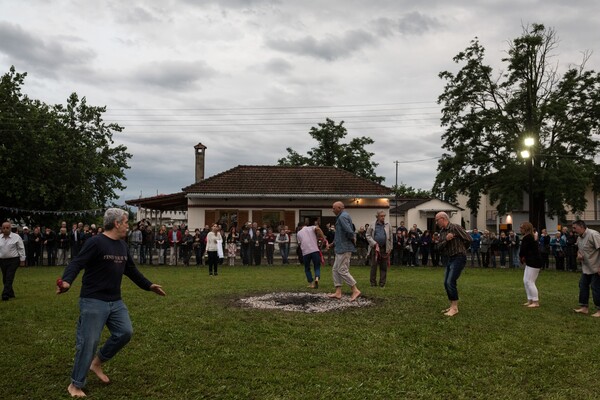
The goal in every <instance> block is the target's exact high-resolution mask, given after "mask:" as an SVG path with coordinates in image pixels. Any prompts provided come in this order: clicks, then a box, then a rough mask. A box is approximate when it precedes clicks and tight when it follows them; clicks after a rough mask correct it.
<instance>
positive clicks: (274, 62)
mask: <svg viewBox="0 0 600 400" xmlns="http://www.w3.org/2000/svg"><path fill="white" fill-rule="evenodd" d="M293 68H294V67H293V65H292V63H290V62H289V61H287V60H285V59H283V58H273V59H271V60H269V61H267V62H266V63H264V64H260V65H257V66H254V67H252V68H251V69H254V70H258V71H264V72H267V73H273V74H276V75H286V74H288V73H289V72H290V71H292V70H293Z"/></svg>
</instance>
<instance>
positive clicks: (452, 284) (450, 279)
mask: <svg viewBox="0 0 600 400" xmlns="http://www.w3.org/2000/svg"><path fill="white" fill-rule="evenodd" d="M466 264H467V256H465V255H459V256H452V257H449V258H448V263H447V264H446V274H445V276H444V288H445V289H446V293H447V294H448V300H450V301H456V300H458V287H457V284H456V282H457V281H458V278H459V277H460V274H461V272H462V270H463V269H464V268H465V265H466Z"/></svg>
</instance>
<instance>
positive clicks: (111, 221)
mask: <svg viewBox="0 0 600 400" xmlns="http://www.w3.org/2000/svg"><path fill="white" fill-rule="evenodd" d="M126 215H127V211H125V210H122V209H120V208H109V209H107V210H106V212H105V213H104V230H106V231H110V230H112V229H114V227H115V222H117V221H118V222H121V221H123V217H124V216H126Z"/></svg>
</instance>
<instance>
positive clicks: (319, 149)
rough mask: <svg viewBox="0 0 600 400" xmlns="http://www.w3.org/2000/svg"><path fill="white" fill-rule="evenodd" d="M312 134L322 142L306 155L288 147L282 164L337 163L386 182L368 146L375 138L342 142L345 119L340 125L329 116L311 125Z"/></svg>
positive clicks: (367, 176)
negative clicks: (379, 174)
mask: <svg viewBox="0 0 600 400" xmlns="http://www.w3.org/2000/svg"><path fill="white" fill-rule="evenodd" d="M309 134H310V136H312V137H313V139H315V140H316V141H317V143H318V145H317V146H316V147H313V148H312V149H311V150H309V151H308V152H307V155H306V156H303V155H301V154H299V153H298V152H296V151H295V150H293V149H291V148H290V147H288V148H287V149H286V150H287V152H288V155H287V157H284V158H281V159H279V160H278V163H279V165H289V166H302V165H312V166H328V167H337V168H341V169H343V170H346V171H349V172H352V173H353V174H355V175H357V176H361V177H363V178H367V179H370V180H372V181H374V182H377V183H381V182H383V179H384V178H383V177H382V176H377V175H376V174H375V168H376V167H377V166H378V165H379V164H378V163H375V162H373V161H371V157H373V155H374V153H371V152H369V151H367V150H366V149H365V147H366V146H368V145H370V144H373V143H375V142H374V141H373V139H371V138H368V137H364V136H362V137H358V138H354V139H352V140H351V141H350V142H349V143H342V142H341V141H342V139H344V138H345V137H346V135H347V134H348V131H347V130H346V128H345V127H344V121H342V122H340V123H339V124H337V125H336V123H335V122H334V121H333V120H331V119H329V118H327V119H326V121H325V123H319V124H318V128H316V127H314V126H313V127H312V128H310V132H309Z"/></svg>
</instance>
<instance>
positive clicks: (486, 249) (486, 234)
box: [471, 230, 492, 268]
mask: <svg viewBox="0 0 600 400" xmlns="http://www.w3.org/2000/svg"><path fill="white" fill-rule="evenodd" d="M471 237H473V236H471ZM479 252H480V253H481V263H482V265H483V268H488V267H489V266H490V254H491V252H492V238H491V236H490V231H488V230H485V231H483V235H482V236H481V240H480V247H479ZM472 260H473V259H472V258H471V261H472Z"/></svg>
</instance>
